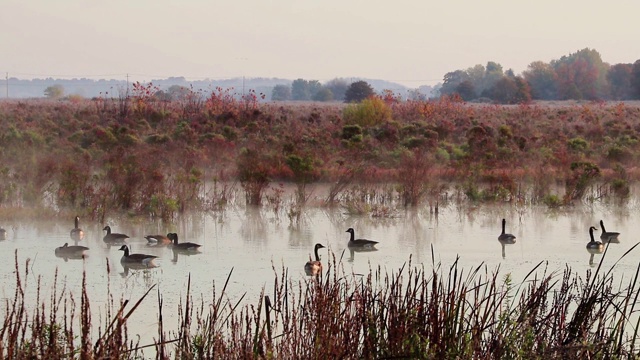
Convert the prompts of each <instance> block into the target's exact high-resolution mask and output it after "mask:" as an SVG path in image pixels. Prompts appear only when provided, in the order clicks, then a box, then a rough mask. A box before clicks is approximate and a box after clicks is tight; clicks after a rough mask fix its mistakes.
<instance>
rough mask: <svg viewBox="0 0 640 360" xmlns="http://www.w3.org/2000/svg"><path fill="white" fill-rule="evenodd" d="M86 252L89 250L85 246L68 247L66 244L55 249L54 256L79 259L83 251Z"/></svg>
mask: <svg viewBox="0 0 640 360" xmlns="http://www.w3.org/2000/svg"><path fill="white" fill-rule="evenodd" d="M87 250H89V248H88V247H86V246H80V245H71V246H69V244H68V243H64V245H62V246H60V247H57V248H56V250H55V254H56V256H57V257H64V258H81V257H82V256H83V255H84V254H85V251H87Z"/></svg>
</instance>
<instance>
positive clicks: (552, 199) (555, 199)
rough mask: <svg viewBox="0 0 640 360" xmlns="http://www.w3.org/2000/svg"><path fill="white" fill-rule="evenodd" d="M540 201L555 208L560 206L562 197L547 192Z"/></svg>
mask: <svg viewBox="0 0 640 360" xmlns="http://www.w3.org/2000/svg"><path fill="white" fill-rule="evenodd" d="M542 203H543V204H545V205H547V206H548V207H549V208H551V209H557V208H559V207H560V206H562V199H561V198H560V197H559V196H558V195H556V194H548V195H545V196H544V197H543V198H542Z"/></svg>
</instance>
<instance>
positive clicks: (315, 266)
mask: <svg viewBox="0 0 640 360" xmlns="http://www.w3.org/2000/svg"><path fill="white" fill-rule="evenodd" d="M322 248H324V246H323V245H322V244H316V246H314V247H313V253H314V254H315V256H316V259H315V261H314V260H310V261H307V263H306V264H304V272H305V273H306V274H307V275H309V276H318V275H320V274H322V263H321V262H320V255H318V249H322Z"/></svg>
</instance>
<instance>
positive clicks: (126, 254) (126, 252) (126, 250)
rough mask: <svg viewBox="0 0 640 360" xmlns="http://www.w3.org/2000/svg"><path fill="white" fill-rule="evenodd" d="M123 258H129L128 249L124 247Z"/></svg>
mask: <svg viewBox="0 0 640 360" xmlns="http://www.w3.org/2000/svg"><path fill="white" fill-rule="evenodd" d="M122 251H124V257H128V256H129V248H128V247H127V246H125V247H124V250H122Z"/></svg>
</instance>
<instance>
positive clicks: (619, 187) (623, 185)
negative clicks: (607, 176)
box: [611, 179, 631, 198]
mask: <svg viewBox="0 0 640 360" xmlns="http://www.w3.org/2000/svg"><path fill="white" fill-rule="evenodd" d="M611 191H613V193H614V194H616V196H619V197H622V198H626V197H628V196H629V194H630V193H631V190H630V189H629V182H628V181H627V180H625V179H613V181H612V182H611Z"/></svg>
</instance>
